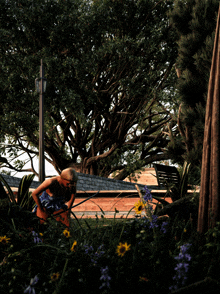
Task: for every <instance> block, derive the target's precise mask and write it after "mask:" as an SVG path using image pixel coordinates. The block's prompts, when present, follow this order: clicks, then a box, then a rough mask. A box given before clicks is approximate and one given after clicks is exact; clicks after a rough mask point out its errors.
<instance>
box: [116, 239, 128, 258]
mask: <svg viewBox="0 0 220 294" xmlns="http://www.w3.org/2000/svg"><path fill="white" fill-rule="evenodd" d="M130 247H131V244H130V245H128V244H127V242H125V243H124V244H122V243H121V242H120V243H119V245H118V246H117V249H116V253H118V256H124V255H125V252H126V251H128V250H130Z"/></svg>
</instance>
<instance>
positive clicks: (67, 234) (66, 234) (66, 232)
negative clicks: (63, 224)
mask: <svg viewBox="0 0 220 294" xmlns="http://www.w3.org/2000/svg"><path fill="white" fill-rule="evenodd" d="M63 234H64V236H65V237H66V238H69V237H71V236H70V232H69V231H68V230H64V231H63Z"/></svg>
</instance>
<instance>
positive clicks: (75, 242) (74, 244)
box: [70, 241, 77, 252]
mask: <svg viewBox="0 0 220 294" xmlns="http://www.w3.org/2000/svg"><path fill="white" fill-rule="evenodd" d="M76 247H77V241H74V242H73V245H72V247H71V248H70V250H71V251H74V252H76Z"/></svg>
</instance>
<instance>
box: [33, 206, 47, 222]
mask: <svg viewBox="0 0 220 294" xmlns="http://www.w3.org/2000/svg"><path fill="white" fill-rule="evenodd" d="M36 215H37V216H38V217H39V218H40V219H41V220H40V223H41V224H42V223H44V222H45V220H46V219H47V218H48V216H49V213H48V212H47V210H46V208H43V209H40V208H39V207H38V208H37V212H36Z"/></svg>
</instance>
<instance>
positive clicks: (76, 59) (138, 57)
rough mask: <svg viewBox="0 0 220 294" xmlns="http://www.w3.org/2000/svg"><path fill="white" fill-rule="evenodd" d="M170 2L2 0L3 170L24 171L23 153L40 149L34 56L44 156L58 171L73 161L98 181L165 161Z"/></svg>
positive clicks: (171, 74)
mask: <svg viewBox="0 0 220 294" xmlns="http://www.w3.org/2000/svg"><path fill="white" fill-rule="evenodd" d="M172 3H173V1H168V0H167V1H155V0H147V1H146V0H141V1H130V0H126V1H112V0H106V1H81V0H77V1H71V0H66V1H54V0H47V1H45V0H36V1H34V2H33V1H23V0H19V1H1V4H0V13H1V19H0V32H1V40H0V47H1V49H0V66H1V77H0V85H1V86H0V93H1V94H0V99H1V102H2V103H1V105H2V108H1V113H0V115H1V125H0V140H1V141H2V143H3V145H1V152H2V154H3V155H4V153H5V152H6V151H7V154H9V157H7V158H6V157H5V156H4V158H3V159H4V160H3V161H5V162H3V163H2V166H3V167H4V166H7V167H8V168H10V169H14V170H17V171H19V170H21V169H23V170H24V168H23V166H24V162H21V161H20V160H19V159H18V158H17V157H18V156H19V155H20V154H21V152H25V153H26V154H27V155H28V159H29V160H30V161H31V162H33V158H34V157H35V156H37V155H38V150H37V149H38V141H39V132H38V95H37V93H36V92H35V90H34V80H35V78H37V77H38V76H39V65H40V60H41V59H43V62H44V65H45V75H46V78H47V81H48V86H47V91H46V94H45V153H46V159H47V160H48V161H49V162H50V163H51V164H52V165H53V166H54V168H55V169H56V170H57V171H58V172H60V171H61V170H62V169H64V168H66V167H67V166H69V165H74V166H75V167H77V168H79V170H81V171H83V172H87V173H91V174H97V175H103V176H106V177H108V176H109V174H111V173H112V172H114V171H115V170H118V171H119V172H120V173H119V174H118V175H117V178H118V179H124V178H125V177H126V176H128V175H129V174H130V173H131V172H132V171H133V170H136V169H140V168H141V167H142V166H144V165H146V164H148V163H151V162H152V161H155V160H162V159H167V158H169V157H170V154H169V155H168V154H167V152H166V146H167V144H168V141H169V140H168V138H167V133H166V132H165V131H166V127H167V126H166V123H167V122H168V121H170V120H171V118H172V116H171V113H170V108H172V107H173V106H174V105H175V103H176V101H175V99H174V88H173V82H174V81H175V78H176V75H175V70H174V62H175V58H176V44H175V42H174V38H175V35H174V34H173V32H172V29H171V26H170V24H169V20H168V16H167V12H168V10H169V9H171V8H172ZM168 102H169V103H170V104H169V106H168ZM27 122H28V123H27ZM5 138H7V139H8V144H7V145H4V143H5V141H6V140H5ZM131 154H132V156H131ZM15 158H16V160H14V159H15ZM116 158H118V160H116ZM29 170H31V171H32V172H34V173H35V174H37V172H36V171H35V169H34V166H32V167H31V168H30V169H29Z"/></svg>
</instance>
